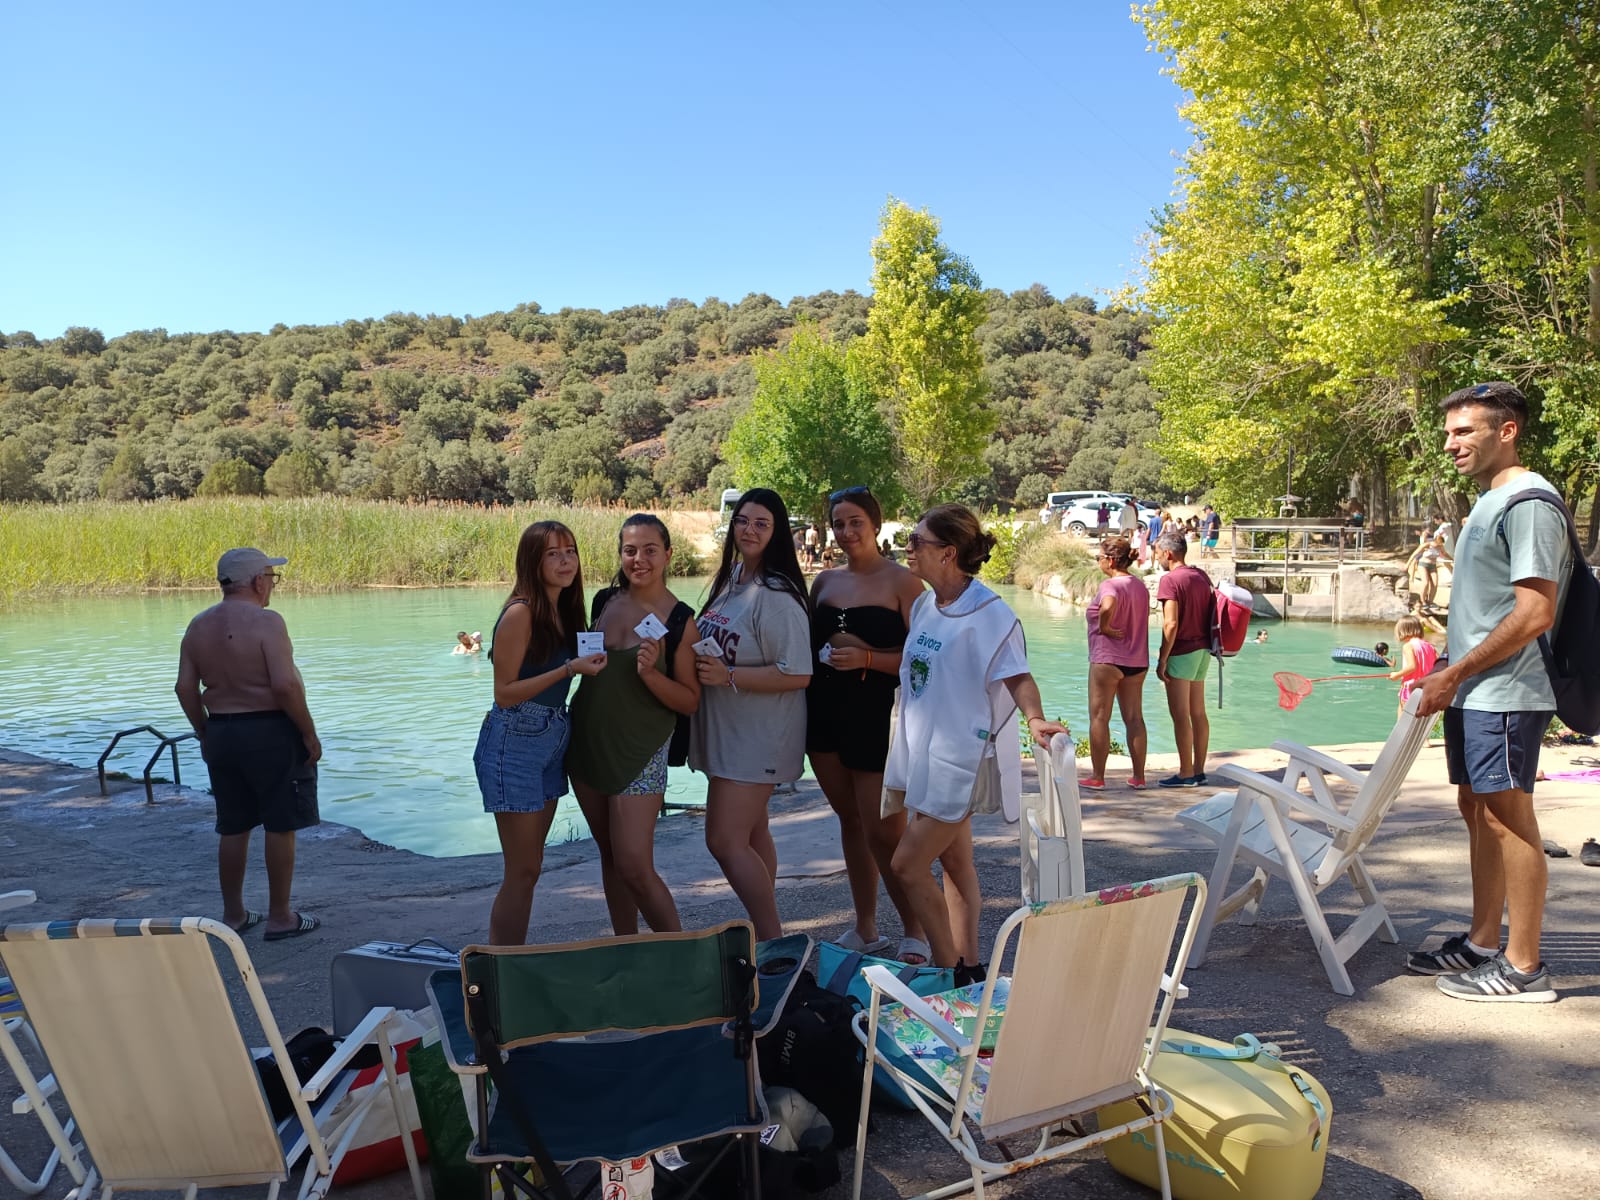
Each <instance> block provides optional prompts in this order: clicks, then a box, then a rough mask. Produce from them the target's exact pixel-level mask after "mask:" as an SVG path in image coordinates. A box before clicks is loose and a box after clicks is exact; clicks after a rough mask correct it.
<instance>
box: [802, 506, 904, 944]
mask: <svg viewBox="0 0 1600 1200" xmlns="http://www.w3.org/2000/svg"><path fill="white" fill-rule="evenodd" d="M828 522H829V524H830V525H831V526H832V528H833V538H834V541H835V542H837V543H838V545H839V548H840V550H841V552H842V553H843V554H844V559H845V562H844V568H843V569H842V570H838V571H828V572H826V573H824V574H822V575H820V576H818V577H817V580H816V582H815V583H814V584H813V585H812V590H811V605H812V608H811V649H812V653H813V661H812V666H811V683H810V685H809V686H808V687H807V688H806V751H807V753H808V754H809V755H810V757H811V769H812V771H813V772H814V773H815V774H816V777H817V783H818V784H819V785H821V787H822V794H823V795H824V796H826V797H827V798H828V803H829V805H831V806H832V808H833V811H834V813H835V814H836V815H837V816H838V818H839V841H840V844H841V847H842V848H843V851H844V866H845V874H846V875H847V876H848V878H849V880H850V899H851V902H852V904H853V906H854V909H855V926H854V928H852V929H851V930H849V931H848V932H847V933H845V935H844V936H843V937H841V938H839V939H838V942H839V944H840V945H841V946H843V947H844V948H845V949H847V950H859V951H862V952H863V953H867V954H881V953H882V952H883V951H884V950H886V949H888V947H889V939H888V938H886V937H880V936H879V933H878V879H879V877H880V875H881V876H882V879H883V882H884V886H885V887H886V888H887V889H888V892H889V899H890V900H891V901H892V902H893V903H894V906H895V909H896V911H897V912H898V913H899V915H900V926H901V929H902V930H903V931H904V937H903V938H902V939H901V941H900V945H899V947H898V949H897V951H896V955H897V957H899V958H900V959H901V960H902V961H905V962H911V963H914V964H916V965H918V966H920V965H922V964H924V963H926V962H927V961H928V959H929V957H930V956H931V954H932V951H931V950H930V949H929V946H928V943H927V939H926V937H925V936H924V933H923V929H922V926H921V924H920V923H919V922H918V921H917V919H916V915H915V913H913V912H912V910H911V907H910V905H909V903H908V902H907V900H906V895H905V892H904V890H903V889H902V888H901V887H900V883H899V880H898V879H896V877H895V875H894V872H893V871H892V870H891V869H890V867H891V865H892V864H893V862H894V851H895V847H896V846H898V845H899V844H900V838H901V835H902V834H904V833H905V828H906V818H905V814H904V813H895V814H892V815H890V816H887V817H886V816H883V815H882V801H883V764H884V761H885V759H887V758H888V755H889V725H890V718H891V716H892V714H893V712H894V703H895V691H896V689H897V688H898V687H899V686H900V657H901V652H902V650H903V649H904V647H905V642H906V630H907V628H908V627H909V620H910V613H911V606H912V604H913V603H915V602H916V599H917V597H918V596H920V595H922V582H921V580H919V579H918V578H917V577H916V576H915V575H913V574H912V573H911V572H910V571H908V570H906V569H905V568H904V567H902V566H900V565H899V564H898V563H896V562H894V561H893V560H892V559H889V558H886V557H885V556H884V555H883V553H882V552H881V550H880V548H879V547H878V545H877V536H878V531H879V530H880V529H882V527H883V510H882V508H881V507H880V506H879V504H878V500H877V498H876V497H875V496H873V494H872V492H871V490H870V489H868V488H865V487H852V488H844V489H843V490H841V491H837V492H834V493H833V494H832V495H830V496H829V497H828ZM824 655H825V656H826V657H824Z"/></svg>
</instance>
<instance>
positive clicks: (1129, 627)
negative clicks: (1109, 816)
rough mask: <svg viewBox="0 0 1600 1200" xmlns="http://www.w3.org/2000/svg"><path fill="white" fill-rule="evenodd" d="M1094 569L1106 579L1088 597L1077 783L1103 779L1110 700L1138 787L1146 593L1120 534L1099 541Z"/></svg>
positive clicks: (1099, 783) (1097, 784)
mask: <svg viewBox="0 0 1600 1200" xmlns="http://www.w3.org/2000/svg"><path fill="white" fill-rule="evenodd" d="M1099 561H1100V570H1101V571H1103V572H1104V573H1105V575H1106V579H1105V581H1104V582H1103V583H1101V585H1100V590H1099V591H1098V592H1097V593H1095V597H1094V599H1093V600H1091V601H1090V602H1089V607H1088V610H1087V614H1086V615H1087V616H1088V620H1089V758H1090V762H1091V763H1092V764H1093V766H1092V769H1091V772H1090V777H1089V778H1088V779H1084V780H1080V781H1079V786H1080V787H1086V788H1096V789H1098V788H1103V787H1105V785H1106V756H1107V755H1108V754H1109V753H1110V751H1111V702H1112V701H1113V700H1115V701H1116V703H1117V707H1118V709H1120V710H1121V712H1122V724H1123V728H1124V729H1125V731H1126V732H1127V735H1128V754H1129V756H1130V757H1131V758H1132V759H1133V775H1132V777H1131V778H1130V779H1129V780H1128V783H1129V786H1131V787H1135V788H1142V787H1144V755H1145V748H1146V745H1147V744H1148V739H1147V737H1146V735H1145V725H1144V677H1145V674H1146V672H1148V671H1149V669H1150V593H1149V591H1148V590H1147V589H1146V588H1145V586H1144V580H1142V579H1139V578H1137V577H1135V576H1134V575H1133V574H1131V568H1132V565H1133V550H1132V547H1131V546H1130V545H1129V544H1128V539H1127V538H1125V537H1108V538H1105V539H1104V540H1102V541H1101V543H1100V556H1099Z"/></svg>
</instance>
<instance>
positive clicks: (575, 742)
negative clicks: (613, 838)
mask: <svg viewBox="0 0 1600 1200" xmlns="http://www.w3.org/2000/svg"><path fill="white" fill-rule="evenodd" d="M638 659H639V647H637V646H629V647H628V648H627V649H626V650H608V651H606V665H605V669H604V670H603V671H601V672H600V673H599V674H598V675H585V676H584V677H583V682H581V683H580V684H578V693H577V695H575V696H574V697H573V698H572V701H571V703H570V704H569V705H568V712H569V714H570V715H571V720H572V741H571V742H570V743H569V744H568V746H567V774H569V775H571V776H572V778H574V779H576V780H578V781H579V782H580V783H586V784H588V785H589V786H590V787H592V788H593V789H594V790H595V791H597V792H601V793H603V794H605V795H607V796H614V795H616V794H617V793H618V792H620V791H622V790H623V789H624V788H626V787H627V786H628V785H629V784H630V783H632V782H633V781H634V779H635V778H637V777H638V775H639V772H640V771H642V770H644V768H645V766H646V764H648V763H649V761H650V759H651V758H652V757H653V756H654V755H655V753H656V751H658V750H660V749H661V747H662V746H664V745H666V744H667V742H668V740H669V739H670V738H671V737H672V731H673V729H674V727H675V726H676V725H677V722H678V715H677V713H675V712H673V711H672V710H671V709H670V708H668V707H667V706H666V705H664V704H662V703H661V701H659V700H657V699H656V698H655V695H654V694H653V693H652V692H651V691H650V689H649V688H648V687H646V686H645V684H644V680H642V679H640V678H639V667H638ZM660 669H661V663H660V660H657V662H656V665H655V666H654V667H653V668H652V670H656V671H659V670H660Z"/></svg>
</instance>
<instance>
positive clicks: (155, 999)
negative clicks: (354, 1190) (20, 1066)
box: [0, 917, 422, 1200]
mask: <svg viewBox="0 0 1600 1200" xmlns="http://www.w3.org/2000/svg"><path fill="white" fill-rule="evenodd" d="M215 943H221V945H222V947H223V948H224V949H226V951H227V952H228V953H227V955H226V956H225V957H228V958H231V960H232V962H233V964H234V966H235V967H236V968H237V971H238V977H239V980H240V981H241V982H242V984H243V986H244V991H245V993H246V995H247V996H248V998H249V1001H250V1008H251V1009H252V1010H253V1015H254V1017H255V1020H256V1023H257V1024H259V1026H260V1028H261V1033H262V1034H263V1035H264V1037H265V1039H266V1042H267V1045H268V1046H269V1047H270V1048H271V1053H272V1057H273V1059H274V1060H275V1061H276V1066H277V1070H278V1072H279V1074H280V1076H281V1077H282V1079H283V1083H284V1087H285V1089H286V1091H287V1093H288V1096H289V1098H290V1101H291V1103H292V1105H293V1108H294V1112H293V1114H292V1115H291V1116H290V1117H288V1118H286V1119H285V1120H283V1121H281V1122H279V1121H275V1120H274V1119H273V1116H272V1113H271V1112H270V1111H269V1109H268V1106H267V1100H266V1096H265V1094H264V1092H263V1090H262V1086H261V1080H260V1077H259V1076H258V1074H257V1071H256V1065H255V1062H254V1061H253V1060H252V1058H251V1055H250V1050H249V1047H248V1045H247V1044H246V1040H245V1034H244V1032H243V1030H242V1029H241V1027H240V1023H239V1014H238V1013H236V1012H235V1010H234V1007H233V1004H232V1002H231V1001H230V999H229V997H228V987H227V982H226V981H225V980H224V978H223V972H222V969H221V967H220V965H219V961H218V959H219V956H218V955H217V954H215V953H214V952H213V945H214V944H215ZM0 959H3V960H4V965H5V968H6V970H7V972H8V973H9V974H10V976H11V979H12V982H13V984H14V985H15V986H16V988H17V991H18V993H19V994H20V996H21V998H22V1003H23V1004H24V1006H26V1009H27V1012H28V1019H29V1023H30V1024H31V1025H32V1026H33V1030H34V1033H35V1034H36V1035H37V1037H38V1040H39V1043H40V1045H41V1046H42V1047H43V1049H44V1054H45V1056H46V1057H47V1058H48V1059H49V1061H50V1065H51V1067H52V1068H53V1070H54V1072H55V1076H56V1079H57V1081H58V1083H59V1086H60V1089H61V1095H62V1097H63V1098H64V1099H65V1100H66V1102H67V1104H68V1105H69V1107H70V1108H71V1109H72V1113H73V1116H74V1117H75V1118H76V1119H77V1122H78V1132H79V1134H80V1135H81V1136H82V1139H83V1144H84V1146H85V1148H86V1150H87V1154H88V1157H89V1159H90V1160H91V1163H92V1165H91V1167H90V1168H89V1170H88V1172H87V1177H86V1179H85V1180H84V1182H83V1184H82V1186H81V1187H80V1188H79V1189H78V1194H79V1195H80V1196H84V1197H87V1196H89V1195H91V1194H92V1192H93V1191H94V1189H95V1188H96V1187H99V1188H100V1197H99V1200H110V1196H111V1194H112V1192H113V1190H114V1189H116V1188H141V1189H166V1188H174V1189H176V1188H181V1189H184V1190H185V1192H186V1193H187V1200H194V1197H195V1193H196V1190H197V1189H198V1188H201V1187H228V1186H235V1185H241V1184H252V1183H266V1184H269V1185H270V1187H269V1190H268V1193H267V1194H268V1200H276V1197H277V1194H278V1187H279V1185H280V1184H281V1183H282V1181H283V1180H285V1179H287V1178H288V1177H289V1173H290V1171H291V1169H293V1167H294V1166H295V1164H296V1163H298V1162H299V1161H300V1160H301V1159H302V1158H305V1159H308V1160H309V1161H308V1165H307V1167H306V1172H305V1179H304V1181H303V1183H302V1184H301V1187H300V1196H301V1197H302V1198H304V1197H306V1196H308V1195H315V1196H318V1197H321V1196H324V1195H326V1193H327V1190H328V1187H329V1186H330V1184H331V1183H332V1181H333V1173H334V1171H335V1170H336V1169H337V1167H338V1165H339V1162H340V1160H341V1159H342V1158H343V1156H344V1153H345V1151H346V1150H347V1149H348V1148H349V1147H350V1145H351V1144H352V1142H353V1141H354V1140H355V1137H356V1134H357V1133H358V1132H359V1130H360V1128H361V1126H362V1124H363V1122H364V1121H365V1119H366V1117H367V1116H368V1114H369V1113H371V1112H372V1106H373V1105H374V1104H375V1103H376V1102H377V1101H378V1099H379V1097H387V1101H388V1103H390V1104H391V1105H392V1111H393V1113H394V1117H395V1124H396V1126H397V1127H398V1128H400V1129H402V1130H404V1129H408V1128H409V1127H410V1124H409V1122H408V1120H407V1117H406V1112H405V1108H404V1106H403V1104H402V1100H401V1091H400V1086H399V1082H398V1078H397V1076H396V1073H395V1058H394V1048H393V1046H392V1045H391V1042H390V1036H389V1031H390V1028H391V1026H392V1025H393V1023H394V1021H395V1011H394V1009H392V1008H375V1009H373V1010H372V1011H371V1012H369V1013H368V1014H367V1016H366V1018H365V1019H364V1020H363V1021H362V1022H361V1023H360V1024H359V1025H358V1026H357V1027H356V1028H355V1029H354V1030H353V1031H352V1032H351V1033H350V1035H349V1036H348V1037H347V1038H346V1039H345V1041H344V1043H343V1044H342V1045H341V1046H340V1047H339V1048H338V1049H337V1050H336V1051H335V1052H334V1055H333V1057H332V1058H331V1059H329V1060H328V1062H327V1064H326V1065H324V1066H323V1067H322V1068H321V1069H320V1070H319V1071H318V1072H317V1073H316V1075H315V1076H313V1077H312V1078H311V1079H310V1080H308V1081H307V1082H306V1083H304V1084H302V1083H301V1082H300V1081H299V1080H298V1079H297V1078H296V1077H295V1073H294V1068H293V1066H292V1064H291V1063H290V1060H289V1052H288V1050H287V1048H286V1047H285V1046H284V1042H283V1035H282V1034H281V1033H280V1032H279V1031H278V1023H277V1021H276V1020H275V1019H274V1018H273V1015H272V1009H271V1008H270V1007H269V1006H268V1004H267V998H266V995H265V993H263V992H262V990H261V984H260V981H259V980H258V979H257V977H256V973H255V969H254V968H253V967H252V966H251V963H250V956H249V955H248V954H247V953H246V952H245V947H244V943H243V942H242V941H240V939H239V935H238V934H236V933H234V931H233V930H231V929H229V928H228V927H227V926H226V925H224V924H222V923H221V922H219V921H213V920H210V919H208V918H205V917H181V918H169V919H151V920H104V921H95V920H89V921H77V922H55V923H52V924H48V925H12V926H7V927H6V928H4V929H0ZM366 1045H376V1046H377V1048H378V1056H379V1060H380V1061H381V1062H382V1064H383V1078H382V1080H381V1082H380V1083H379V1085H378V1086H375V1087H373V1088H372V1089H371V1090H370V1091H368V1092H367V1093H365V1094H364V1095H362V1096H361V1097H360V1098H359V1099H351V1101H350V1102H349V1103H347V1104H344V1105H341V1104H340V1101H342V1100H345V1099H347V1098H348V1097H349V1095H350V1087H351V1084H352V1083H353V1082H354V1079H355V1076H356V1074H357V1070H356V1068H354V1067H352V1066H350V1065H349V1064H350V1060H351V1059H352V1057H354V1055H355V1054H356V1053H357V1052H358V1051H359V1050H360V1049H361V1048H362V1047H363V1046H366ZM42 1115H43V1114H42V1113H41V1116H42ZM400 1140H401V1142H402V1144H403V1145H404V1147H405V1155H406V1165H407V1166H408V1167H409V1168H410V1170H411V1186H412V1188H413V1190H414V1191H415V1192H416V1195H417V1198H418V1200H422V1177H421V1174H420V1172H419V1171H418V1168H417V1159H416V1150H415V1148H414V1147H413V1146H412V1141H411V1138H409V1137H402V1138H401V1139H400Z"/></svg>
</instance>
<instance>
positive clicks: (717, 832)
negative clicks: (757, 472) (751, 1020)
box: [689, 488, 816, 941]
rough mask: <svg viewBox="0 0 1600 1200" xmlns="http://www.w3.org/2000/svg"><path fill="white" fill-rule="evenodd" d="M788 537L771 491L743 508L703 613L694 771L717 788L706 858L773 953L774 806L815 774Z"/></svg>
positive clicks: (806, 617) (805, 655) (807, 670)
mask: <svg viewBox="0 0 1600 1200" xmlns="http://www.w3.org/2000/svg"><path fill="white" fill-rule="evenodd" d="M788 528H789V509H788V507H787V506H786V505H785V504H784V502H783V498H782V497H781V496H779V495H778V493H776V492H774V491H771V490H770V489H768V488H751V489H750V490H749V491H748V492H746V493H745V494H744V495H743V496H741V497H740V498H739V503H738V504H737V505H735V506H734V510H733V520H732V521H731V522H730V523H729V525H728V534H727V537H726V538H724V539H723V543H722V561H721V563H720V564H719V565H718V567H717V574H716V577H715V578H714V579H713V580H712V581H711V599H710V600H709V601H707V603H706V606H705V607H704V608H703V609H701V610H700V619H699V622H698V637H699V639H700V640H699V642H697V643H696V654H695V674H696V675H697V676H698V678H699V680H700V687H701V692H700V710H699V711H698V712H697V713H696V714H695V715H694V718H693V720H691V721H690V723H689V766H690V767H692V768H693V769H694V770H696V771H699V772H701V773H702V774H704V775H705V776H706V778H707V785H706V849H708V850H710V851H711V856H712V857H713V858H715V859H716V860H717V864H718V865H719V866H720V867H721V868H722V873H723V874H724V875H725V876H727V879H728V882H729V884H731V885H732V887H733V890H734V893H735V894H736V895H737V896H738V897H739V900H740V902H741V903H742V904H743V905H744V909H745V912H746V913H748V914H749V916H750V921H751V923H752V924H753V925H754V926H755V929H756V937H757V938H759V939H761V940H762V941H765V940H767V939H768V938H775V937H780V936H782V934H783V925H782V923H781V921H780V920H779V918H778V899H777V880H778V850H777V847H776V846H774V845H773V844H772V831H771V830H770V829H769V828H768V827H767V802H768V801H769V800H770V799H771V798H772V789H773V788H774V787H775V786H777V785H778V784H780V783H793V782H794V781H795V780H796V779H799V778H800V776H801V774H802V773H803V772H804V770H805V749H806V701H805V696H804V695H803V694H802V693H803V692H804V690H805V687H806V685H807V684H808V683H810V682H811V630H810V618H811V604H810V601H809V600H808V599H807V597H806V581H805V576H804V575H802V574H801V572H800V564H799V563H798V562H797V561H795V557H794V546H793V544H792V543H791V542H790V541H789V537H788V534H787V533H786V532H785V531H786V530H787V529H788ZM811 532H812V533H813V534H815V532H816V531H815V529H813V530H812V531H811ZM806 545H807V547H808V548H810V547H811V546H812V545H813V543H812V541H811V539H810V538H809V537H808V538H807V540H806ZM702 650H711V651H712V652H711V653H703V652H702Z"/></svg>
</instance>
